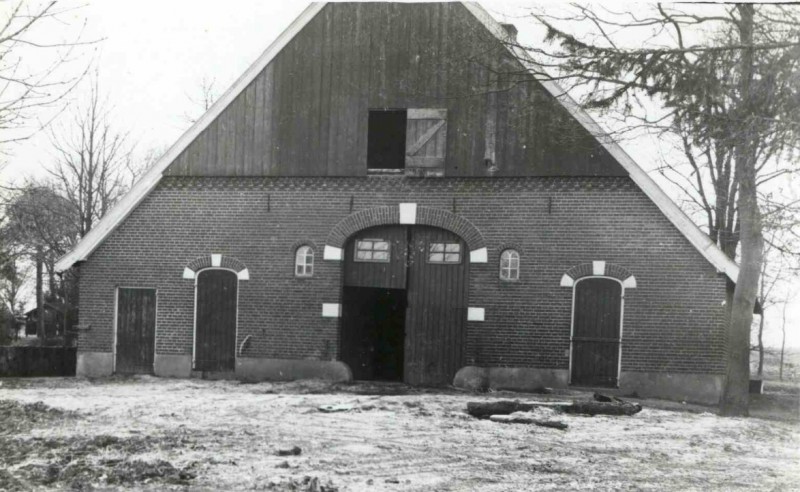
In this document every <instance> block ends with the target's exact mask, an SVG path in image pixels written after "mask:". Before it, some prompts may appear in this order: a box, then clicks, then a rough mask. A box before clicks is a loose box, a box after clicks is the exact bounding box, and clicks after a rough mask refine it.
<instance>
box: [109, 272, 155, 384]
mask: <svg viewBox="0 0 800 492" xmlns="http://www.w3.org/2000/svg"><path fill="white" fill-rule="evenodd" d="M155 344H156V291H155V289H132V288H122V287H120V288H118V289H117V347H116V354H117V355H116V372H117V373H119V374H152V373H153V360H154V358H155Z"/></svg>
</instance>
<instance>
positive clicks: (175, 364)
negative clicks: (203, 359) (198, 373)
mask: <svg viewBox="0 0 800 492" xmlns="http://www.w3.org/2000/svg"><path fill="white" fill-rule="evenodd" d="M155 373H156V376H159V377H162V378H188V377H189V376H191V374H192V356H191V355H188V354H187V355H167V354H156V358H155Z"/></svg>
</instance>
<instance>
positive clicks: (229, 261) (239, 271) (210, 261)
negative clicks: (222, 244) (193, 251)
mask: <svg viewBox="0 0 800 492" xmlns="http://www.w3.org/2000/svg"><path fill="white" fill-rule="evenodd" d="M215 257H219V259H218V262H217V261H215V260H216V258H215ZM204 268H224V269H226V270H232V271H234V272H236V276H237V277H239V280H250V271H249V270H248V269H247V266H245V264H244V263H242V262H241V261H240V260H238V259H236V258H234V257H232V256H225V255H217V254H211V255H206V256H201V257H199V258H195V259H194V260H192V261H190V262H189V264H188V265H186V267H184V269H183V278H185V279H193V278H195V276H196V274H197V272H199V271H200V270H202V269H204Z"/></svg>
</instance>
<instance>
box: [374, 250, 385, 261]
mask: <svg viewBox="0 0 800 492" xmlns="http://www.w3.org/2000/svg"><path fill="white" fill-rule="evenodd" d="M372 259H373V260H381V261H386V260H388V259H389V252H388V251H375V252H374V253H372Z"/></svg>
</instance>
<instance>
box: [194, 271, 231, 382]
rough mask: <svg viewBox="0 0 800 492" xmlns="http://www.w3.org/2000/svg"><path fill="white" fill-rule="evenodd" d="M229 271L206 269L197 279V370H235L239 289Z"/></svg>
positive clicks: (195, 360) (195, 363)
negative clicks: (237, 292)
mask: <svg viewBox="0 0 800 492" xmlns="http://www.w3.org/2000/svg"><path fill="white" fill-rule="evenodd" d="M237 287H238V278H237V277H236V274H235V273H233V272H231V271H228V270H203V271H201V272H200V273H199V274H198V276H197V307H196V313H195V323H196V325H195V358H194V368H195V370H198V371H211V372H227V371H233V370H234V366H235V363H236V289H237Z"/></svg>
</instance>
